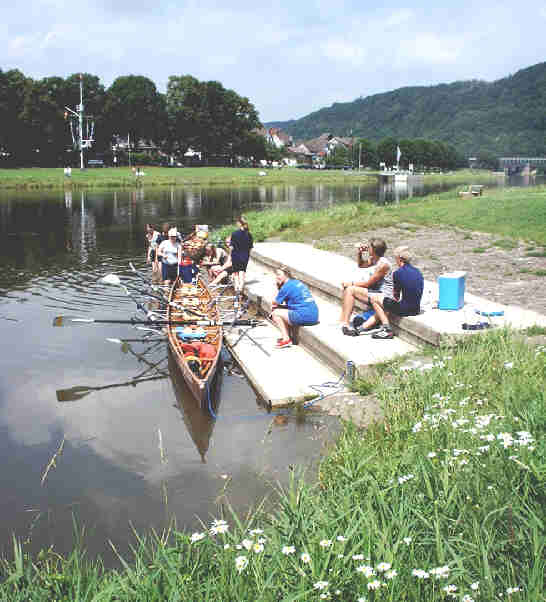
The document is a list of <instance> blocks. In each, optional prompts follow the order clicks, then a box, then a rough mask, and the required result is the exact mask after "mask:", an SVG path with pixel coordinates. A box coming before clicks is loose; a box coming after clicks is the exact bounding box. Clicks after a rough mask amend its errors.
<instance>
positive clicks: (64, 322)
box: [53, 316, 96, 327]
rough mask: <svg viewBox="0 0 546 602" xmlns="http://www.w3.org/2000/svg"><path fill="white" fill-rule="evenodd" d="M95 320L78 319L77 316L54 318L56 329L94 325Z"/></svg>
mask: <svg viewBox="0 0 546 602" xmlns="http://www.w3.org/2000/svg"><path fill="white" fill-rule="evenodd" d="M95 321H96V320H95V319H94V318H77V317H76V316H56V317H55V318H53V326H54V327H62V326H75V325H77V324H80V325H81V324H92V323H93V322H95Z"/></svg>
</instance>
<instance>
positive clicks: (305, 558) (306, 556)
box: [300, 552, 311, 564]
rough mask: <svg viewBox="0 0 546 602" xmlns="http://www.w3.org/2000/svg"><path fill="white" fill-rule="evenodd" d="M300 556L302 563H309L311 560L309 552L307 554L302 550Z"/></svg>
mask: <svg viewBox="0 0 546 602" xmlns="http://www.w3.org/2000/svg"><path fill="white" fill-rule="evenodd" d="M300 558H301V561H302V562H303V563H304V564H309V563H310V562H311V555H310V554H308V553H307V552H304V553H303V554H302V555H301V556H300Z"/></svg>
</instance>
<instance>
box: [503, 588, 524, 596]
mask: <svg viewBox="0 0 546 602" xmlns="http://www.w3.org/2000/svg"><path fill="white" fill-rule="evenodd" d="M520 591H521V587H509V588H508V589H507V590H506V593H507V594H508V595H509V596H510V595H512V594H515V593H516V592H520Z"/></svg>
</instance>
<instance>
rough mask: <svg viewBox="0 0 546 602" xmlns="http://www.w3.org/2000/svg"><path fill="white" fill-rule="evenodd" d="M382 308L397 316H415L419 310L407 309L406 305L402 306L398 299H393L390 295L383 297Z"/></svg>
mask: <svg viewBox="0 0 546 602" xmlns="http://www.w3.org/2000/svg"><path fill="white" fill-rule="evenodd" d="M383 309H384V310H385V311H388V312H390V313H391V314H395V315H397V316H401V317H404V316H416V315H418V313H419V311H418V310H417V311H408V308H407V307H403V305H402V304H401V303H400V302H399V301H395V300H394V299H391V298H390V297H385V298H384V299H383Z"/></svg>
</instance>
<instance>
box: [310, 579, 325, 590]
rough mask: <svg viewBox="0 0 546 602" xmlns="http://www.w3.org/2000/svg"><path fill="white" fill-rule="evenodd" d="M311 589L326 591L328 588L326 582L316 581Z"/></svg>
mask: <svg viewBox="0 0 546 602" xmlns="http://www.w3.org/2000/svg"><path fill="white" fill-rule="evenodd" d="M313 587H314V588H315V589H326V588H327V587H328V581H317V582H316V583H315V584H314V585H313Z"/></svg>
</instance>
